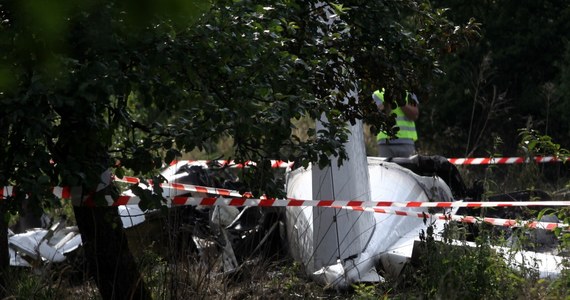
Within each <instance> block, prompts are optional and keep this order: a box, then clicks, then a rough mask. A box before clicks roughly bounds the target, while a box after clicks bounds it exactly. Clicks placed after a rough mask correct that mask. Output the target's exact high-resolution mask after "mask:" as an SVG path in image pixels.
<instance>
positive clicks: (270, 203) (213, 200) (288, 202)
mask: <svg viewBox="0 0 570 300" xmlns="http://www.w3.org/2000/svg"><path fill="white" fill-rule="evenodd" d="M12 192H13V188H12V187H4V188H3V190H2V195H1V197H0V199H1V198H4V197H8V196H11V195H12ZM53 193H54V195H55V196H57V197H59V198H62V199H69V198H70V197H71V189H70V188H66V187H55V188H53ZM106 200H107V201H106V202H107V205H109V206H120V205H137V204H139V203H140V201H141V199H140V198H139V197H137V196H125V195H123V196H119V197H118V198H116V199H113V198H112V197H111V196H107V197H106ZM165 200H166V204H169V205H174V206H181V205H192V206H259V207H330V208H337V209H348V210H354V211H366V212H374V213H383V214H392V215H398V216H408V217H418V218H427V217H433V218H437V219H440V220H447V221H457V222H462V223H473V224H476V223H487V224H491V225H495V226H503V227H528V228H542V229H546V230H554V229H556V228H567V227H568V224H562V223H552V222H539V221H521V220H513V219H500V218H479V217H473V216H461V215H451V214H428V213H426V212H412V211H400V210H389V209H385V208H381V207H401V208H402V207H406V208H450V207H469V208H477V207H516V206H570V201H527V202H517V201H511V202H463V201H453V202H420V201H415V202H414V201H410V202H393V201H358V200H300V199H293V198H288V199H276V198H260V199H253V198H245V197H234V198H222V197H180V196H179V197H166V198H165ZM84 205H95V204H94V203H93V201H92V199H89V198H88V199H87V201H85V202H84Z"/></svg>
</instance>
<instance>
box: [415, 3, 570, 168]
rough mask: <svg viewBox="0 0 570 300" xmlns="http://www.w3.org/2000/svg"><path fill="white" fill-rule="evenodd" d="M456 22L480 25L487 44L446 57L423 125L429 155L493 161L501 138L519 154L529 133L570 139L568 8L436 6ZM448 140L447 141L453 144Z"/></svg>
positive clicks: (564, 5) (557, 5)
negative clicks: (445, 9)
mask: <svg viewBox="0 0 570 300" xmlns="http://www.w3.org/2000/svg"><path fill="white" fill-rule="evenodd" d="M434 3H435V4H434V5H436V6H441V7H448V8H450V14H449V17H450V18H451V19H452V20H453V21H455V22H459V23H461V22H465V21H466V20H469V19H470V18H473V17H474V18H476V19H477V21H478V22H480V23H481V39H480V40H479V41H478V42H477V43H472V44H471V46H470V47H467V48H463V49H461V50H459V51H457V52H456V53H454V54H452V55H449V56H447V57H445V58H444V59H443V60H442V61H441V67H442V68H443V69H445V70H446V73H447V74H446V76H443V77H441V78H439V79H438V80H437V82H436V84H435V89H434V91H433V94H432V95H431V97H430V99H429V101H426V103H425V105H423V109H422V117H421V119H420V121H419V123H420V125H419V130H420V135H421V137H422V138H421V148H422V149H423V150H424V151H427V152H432V153H438V154H441V155H445V156H450V157H461V156H464V155H475V156H481V155H487V154H488V151H489V149H491V148H492V146H493V144H494V143H495V142H496V141H497V140H498V139H500V140H501V141H502V142H503V144H502V145H501V147H500V149H499V150H500V151H501V152H502V153H503V155H506V156H509V155H515V154H516V149H517V147H516V146H517V143H518V141H519V137H518V134H517V130H518V129H520V128H528V129H534V130H538V131H539V132H541V133H543V134H547V135H549V136H552V137H553V138H554V140H555V141H559V142H560V143H562V145H563V146H566V147H567V145H566V141H568V139H569V138H570V125H569V124H570V120H569V119H568V118H569V115H568V113H567V112H568V111H569V109H570V100H569V99H570V98H569V97H568V96H569V95H570V94H569V91H570V90H569V86H568V82H569V81H568V74H569V71H568V70H569V68H570V65H569V59H568V57H569V56H568V53H569V50H568V49H570V44H569V43H568V37H569V36H568V32H569V29H570V28H569V26H570V25H569V24H570V22H569V21H570V6H569V5H568V2H567V1H561V0H540V1H510V0H506V1H436V2H434ZM442 141H446V142H445V143H444V142H442Z"/></svg>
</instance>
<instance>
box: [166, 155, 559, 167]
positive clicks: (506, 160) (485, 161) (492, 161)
mask: <svg viewBox="0 0 570 300" xmlns="http://www.w3.org/2000/svg"><path fill="white" fill-rule="evenodd" d="M379 158H380V159H385V158H383V157H379ZM447 160H448V161H449V162H450V163H452V164H454V165H505V164H506V165H508V164H523V163H529V162H531V161H534V162H536V163H550V162H564V161H567V159H560V158H558V157H555V156H536V157H534V158H533V159H529V158H526V157H475V158H455V157H454V158H448V159H447ZM180 162H186V163H189V164H192V163H194V164H201V165H202V166H204V167H207V165H208V164H209V163H213V162H215V163H217V164H219V165H221V166H223V167H228V168H244V167H248V166H255V165H257V163H255V162H253V161H249V160H248V161H246V162H244V163H237V162H236V161H234V160H215V161H208V160H179V161H173V162H172V163H171V164H170V165H171V166H172V165H175V164H176V163H180ZM293 164H294V163H293V162H286V161H282V160H271V167H273V168H287V167H292V166H293Z"/></svg>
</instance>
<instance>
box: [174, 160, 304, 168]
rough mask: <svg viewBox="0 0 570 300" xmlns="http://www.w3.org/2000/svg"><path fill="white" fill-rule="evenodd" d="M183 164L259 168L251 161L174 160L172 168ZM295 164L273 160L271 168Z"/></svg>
mask: <svg viewBox="0 0 570 300" xmlns="http://www.w3.org/2000/svg"><path fill="white" fill-rule="evenodd" d="M181 162H185V163H188V164H200V165H202V167H207V166H208V164H211V163H217V164H218V165H220V166H221V167H227V168H238V169H240V168H244V167H252V166H257V163H256V162H254V161H251V160H248V161H245V162H243V163H238V162H236V161H235V160H174V161H172V162H171V163H170V165H171V166H173V165H175V164H177V163H181ZM293 164H294V162H290V161H289V162H287V161H283V160H271V167H272V168H287V167H292V166H293Z"/></svg>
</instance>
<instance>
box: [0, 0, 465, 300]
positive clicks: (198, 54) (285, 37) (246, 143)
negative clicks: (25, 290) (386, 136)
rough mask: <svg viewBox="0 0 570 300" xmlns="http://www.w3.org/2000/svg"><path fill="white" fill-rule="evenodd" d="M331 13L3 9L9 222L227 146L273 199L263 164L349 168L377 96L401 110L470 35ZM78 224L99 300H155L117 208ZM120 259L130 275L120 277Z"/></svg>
mask: <svg viewBox="0 0 570 300" xmlns="http://www.w3.org/2000/svg"><path fill="white" fill-rule="evenodd" d="M324 4H325V3H322V2H320V1H290V0H282V1H216V2H214V3H210V1H190V2H189V1H178V0H172V1H166V2H160V4H156V3H155V2H154V1H106V2H100V1H84V2H82V3H75V2H73V1H61V2H59V3H58V4H49V5H48V4H44V3H36V2H26V1H24V2H22V1H3V2H2V4H0V17H1V18H0V21H1V23H0V26H1V27H0V29H1V31H0V47H1V49H0V51H1V53H2V56H1V57H0V103H1V105H2V110H1V111H0V133H1V134H0V143H2V145H3V147H2V148H1V149H0V162H1V163H0V184H1V185H3V186H6V185H12V186H15V187H16V193H15V194H14V196H13V197H12V196H11V197H8V199H7V200H5V201H2V212H15V211H18V210H20V211H21V209H22V207H23V206H22V203H24V202H23V201H24V199H25V198H26V199H28V200H29V204H30V205H29V206H32V207H40V206H51V205H58V203H59V202H58V201H59V200H57V199H54V197H53V196H50V194H51V188H52V187H53V186H56V185H59V186H73V187H83V195H84V196H88V197H92V198H93V199H94V200H95V202H96V203H97V201H98V199H101V200H102V199H104V197H105V196H109V195H110V196H116V195H117V194H118V191H117V190H116V189H113V188H112V186H111V188H108V189H103V190H100V189H98V188H97V187H98V186H99V185H100V183H101V174H102V173H103V172H104V171H105V170H107V169H109V168H114V170H113V171H114V172H115V173H117V174H118V175H121V174H122V173H123V172H125V170H128V171H132V172H133V173H134V174H147V173H152V172H153V171H155V170H156V169H158V168H159V167H160V166H162V164H163V163H169V162H170V161H171V160H172V159H174V158H175V156H176V155H177V154H179V153H180V151H190V150H192V149H195V148H198V149H201V148H203V147H207V146H208V145H210V144H211V143H213V142H215V141H216V140H217V139H219V138H223V137H231V138H232V139H233V142H234V155H235V158H237V159H239V160H245V159H251V160H255V161H259V162H260V163H261V164H260V165H259V167H258V168H257V169H256V170H255V172H254V173H253V174H252V176H250V177H249V183H251V185H252V187H253V188H254V190H253V192H256V193H259V194H261V193H263V192H267V193H277V192H279V190H280V188H281V185H278V184H276V183H275V182H274V180H273V178H272V177H271V176H270V172H269V166H268V165H267V164H264V163H263V162H264V161H265V159H268V158H271V159H290V160H299V161H302V162H304V163H307V162H308V161H314V162H319V164H321V165H324V164H327V163H328V158H329V156H330V155H335V156H339V157H340V161H342V160H343V159H344V158H345V153H344V149H343V147H342V144H343V142H344V141H346V140H347V139H348V138H349V137H348V133H347V131H346V128H345V124H346V122H354V120H355V119H366V120H367V121H369V122H370V123H373V124H374V126H375V128H380V127H385V126H386V121H387V120H388V118H387V116H385V115H381V114H379V112H378V111H377V109H376V108H375V106H374V105H373V103H372V102H371V100H370V96H369V95H370V92H371V90H372V88H378V87H381V86H385V87H386V88H387V92H388V93H390V94H394V95H396V97H395V99H396V100H397V101H398V98H399V97H398V96H397V95H401V94H402V93H403V91H404V90H406V89H409V88H410V87H412V88H416V87H417V88H418V89H419V88H420V87H421V86H422V85H421V84H420V82H421V81H420V79H421V78H431V77H432V75H433V74H438V73H441V70H440V69H439V68H438V65H437V59H438V58H439V56H441V55H442V54H444V53H447V52H449V51H450V49H453V48H454V47H456V45H457V44H458V43H459V41H461V40H462V38H463V37H464V36H466V34H467V36H470V35H471V33H472V32H473V29H474V24H472V23H470V24H468V25H467V26H465V27H454V26H453V25H452V24H451V23H450V22H449V21H448V20H447V19H446V18H445V16H444V14H443V11H442V10H434V9H433V8H432V7H430V5H429V2H427V1H423V2H421V3H417V2H415V1H399V2H377V1H374V2H369V1H348V2H346V3H344V5H335V4H332V3H331V4H329V5H324ZM360 85H362V89H361V88H359V86H360ZM353 91H357V92H358V93H360V96H361V97H360V99H362V100H361V101H356V94H358V93H352V92H353ZM302 116H307V117H310V118H313V119H315V118H320V117H321V116H324V117H325V119H326V121H325V122H324V123H323V124H324V126H323V128H324V129H323V130H320V132H318V133H316V132H314V130H313V129H309V131H308V132H307V134H308V136H309V139H308V140H301V139H299V138H298V137H296V136H292V135H291V129H292V127H293V125H292V123H291V120H292V119H298V118H300V117H302ZM228 158H229V157H228ZM44 200H47V201H44ZM80 200H81V199H80ZM143 200H147V201H146V202H144V203H143V205H150V204H151V203H149V201H148V200H155V201H154V203H155V204H158V203H157V202H159V201H160V200H161V199H160V197H147V198H145V199H143ZM28 211H29V207H28ZM22 212H23V211H22ZM74 212H75V214H76V219H77V221H78V225H79V228H80V231H81V233H82V237H83V242H84V246H85V248H86V253H87V256H88V258H89V259H91V260H93V261H91V262H90V266H91V267H92V269H91V272H92V275H93V276H94V277H95V278H96V280H97V284H98V286H99V288H100V290H101V292H102V294H103V296H104V297H106V298H107V297H128V295H133V294H131V292H132V291H122V290H120V289H119V290H115V286H121V287H122V288H124V289H129V288H132V289H133V290H136V291H139V292H140V291H142V292H141V294H140V295H137V297H139V296H140V297H141V298H144V297H146V296H145V295H146V293H145V292H144V286H142V285H141V283H140V281H138V278H137V276H138V275H137V273H136V272H135V271H134V270H133V269H132V264H131V265H130V266H129V263H128V262H129V261H131V258H130V256H129V255H128V247H127V245H125V244H124V243H125V242H124V238H123V234H122V233H121V229H120V226H119V225H118V221H117V216H116V211H115V209H105V208H98V209H89V208H86V207H82V206H76V207H75V208H74ZM113 213H115V214H114V215H113ZM109 220H112V221H111V222H108V221H109ZM3 225H5V224H3ZM0 230H2V231H4V232H5V230H4V229H2V228H0ZM0 238H2V237H1V236H0ZM100 239H105V240H106V241H107V242H108V246H103V245H102V244H103V243H97V240H100ZM2 240H3V243H5V239H4V238H2ZM0 248H6V247H5V244H0ZM2 256H3V258H5V257H6V255H2ZM95 260H96V261H95ZM114 261H116V263H125V266H126V267H124V268H123V267H120V268H119V270H120V271H121V274H117V273H115V272H114V268H115V267H116V264H115V262H114ZM5 264H6V262H5V261H2V265H3V266H5ZM100 272H103V273H100ZM105 272H106V274H104V273H105ZM123 274H126V275H129V276H130V277H129V276H122V275H123ZM119 279H120V280H124V281H125V282H115V281H114V280H119ZM129 281H130V282H129ZM136 291H135V292H136Z"/></svg>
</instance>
